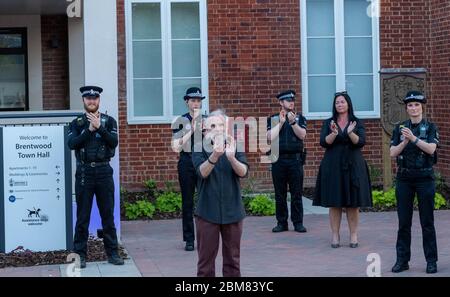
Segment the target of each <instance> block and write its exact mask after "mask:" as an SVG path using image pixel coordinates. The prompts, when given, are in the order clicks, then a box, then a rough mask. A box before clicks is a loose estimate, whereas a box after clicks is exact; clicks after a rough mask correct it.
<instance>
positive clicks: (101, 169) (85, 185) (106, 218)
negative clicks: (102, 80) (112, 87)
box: [68, 86, 124, 268]
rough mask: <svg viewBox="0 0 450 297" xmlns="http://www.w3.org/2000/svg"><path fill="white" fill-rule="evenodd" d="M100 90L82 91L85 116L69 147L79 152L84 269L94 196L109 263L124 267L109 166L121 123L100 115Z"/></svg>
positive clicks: (78, 243)
mask: <svg viewBox="0 0 450 297" xmlns="http://www.w3.org/2000/svg"><path fill="white" fill-rule="evenodd" d="M102 91H103V89H102V88H100V87H96V86H85V87H81V88H80V92H81V93H82V97H83V104H84V109H85V111H86V112H85V113H84V114H83V115H82V116H79V117H77V118H76V119H75V120H73V121H72V123H71V124H70V128H69V134H68V145H69V148H70V149H71V150H75V156H76V159H77V171H76V175H75V193H76V201H77V222H76V226H75V238H74V243H73V244H74V251H75V252H76V253H77V254H78V255H80V267H81V268H85V267H86V256H87V241H88V236H89V222H90V217H91V209H92V201H93V198H94V195H95V197H96V200H97V206H98V209H99V212H100V216H101V219H102V226H103V242H104V245H105V250H106V254H107V256H108V262H109V263H111V264H114V265H123V264H124V261H123V259H122V258H121V257H120V256H119V252H118V242H117V234H116V227H115V225H114V180H113V169H112V168H111V166H110V165H109V161H110V159H111V158H112V157H113V156H114V152H115V148H116V147H117V144H118V137H117V136H118V135H117V122H116V120H115V119H114V118H112V117H110V116H108V115H106V114H102V113H100V112H99V110H98V109H99V103H100V94H101V93H102Z"/></svg>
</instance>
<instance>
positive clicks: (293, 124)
mask: <svg viewBox="0 0 450 297" xmlns="http://www.w3.org/2000/svg"><path fill="white" fill-rule="evenodd" d="M289 125H291V126H295V125H297V121H296V120H294V122H293V123H289Z"/></svg>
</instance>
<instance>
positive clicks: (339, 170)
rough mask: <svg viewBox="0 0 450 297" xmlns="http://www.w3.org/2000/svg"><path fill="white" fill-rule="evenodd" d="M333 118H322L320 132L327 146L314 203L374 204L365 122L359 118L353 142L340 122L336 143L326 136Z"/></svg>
mask: <svg viewBox="0 0 450 297" xmlns="http://www.w3.org/2000/svg"><path fill="white" fill-rule="evenodd" d="M331 120H332V119H328V120H326V121H324V122H323V126H322V131H321V133H320V145H321V146H322V147H324V148H326V151H325V155H324V156H323V159H322V162H321V163H320V168H319V173H318V175H317V181H316V192H315V197H314V201H313V205H316V206H323V207H349V208H350V207H371V206H372V190H371V184H370V176H369V169H368V167H367V163H366V161H365V160H364V158H363V155H362V153H361V148H362V147H363V146H364V145H365V142H366V133H365V128H364V125H363V123H362V122H361V121H360V120H356V122H357V124H356V127H355V129H354V133H356V134H357V135H358V136H359V141H358V143H357V144H353V143H352V141H351V140H350V138H349V136H348V134H347V128H348V125H349V124H347V126H346V127H345V128H344V131H342V130H341V128H340V127H339V126H338V131H339V134H338V135H337V136H336V139H335V140H334V142H333V144H331V145H330V144H328V143H326V141H325V137H326V136H327V135H329V134H330V133H331V128H330V123H331Z"/></svg>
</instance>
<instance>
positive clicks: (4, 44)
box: [0, 34, 22, 48]
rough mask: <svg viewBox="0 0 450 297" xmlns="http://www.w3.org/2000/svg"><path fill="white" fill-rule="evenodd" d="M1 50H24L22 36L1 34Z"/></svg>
mask: <svg viewBox="0 0 450 297" xmlns="http://www.w3.org/2000/svg"><path fill="white" fill-rule="evenodd" d="M0 48H22V35H20V34H0Z"/></svg>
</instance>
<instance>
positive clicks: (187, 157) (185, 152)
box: [172, 87, 205, 251]
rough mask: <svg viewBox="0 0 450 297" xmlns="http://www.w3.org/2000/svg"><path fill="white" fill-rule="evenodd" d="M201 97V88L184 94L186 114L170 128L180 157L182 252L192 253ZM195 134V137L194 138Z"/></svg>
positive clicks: (188, 90) (203, 97)
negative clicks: (194, 159)
mask: <svg viewBox="0 0 450 297" xmlns="http://www.w3.org/2000/svg"><path fill="white" fill-rule="evenodd" d="M203 99H205V96H203V95H202V91H201V89H200V88H197V87H192V88H189V89H187V90H186V95H185V96H184V101H185V103H186V105H187V107H188V109H189V112H187V113H185V114H183V115H182V116H180V117H178V118H177V119H176V120H175V122H174V123H173V125H172V128H173V130H172V131H173V141H172V147H173V149H174V150H175V151H176V152H179V153H180V158H179V160H178V181H179V183H180V188H181V199H182V217H183V220H182V224H183V241H185V242H186V246H185V250H186V251H193V250H194V240H195V235H194V218H193V210H194V193H195V186H196V184H197V174H196V172H195V169H194V166H193V164H192V151H193V147H194V141H195V138H196V137H197V138H198V139H197V140H199V141H201V133H202V131H201V128H200V126H201V122H202V118H203V116H202V115H201V107H202V100H203ZM196 133H197V135H196V137H194V135H195V134H196Z"/></svg>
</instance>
